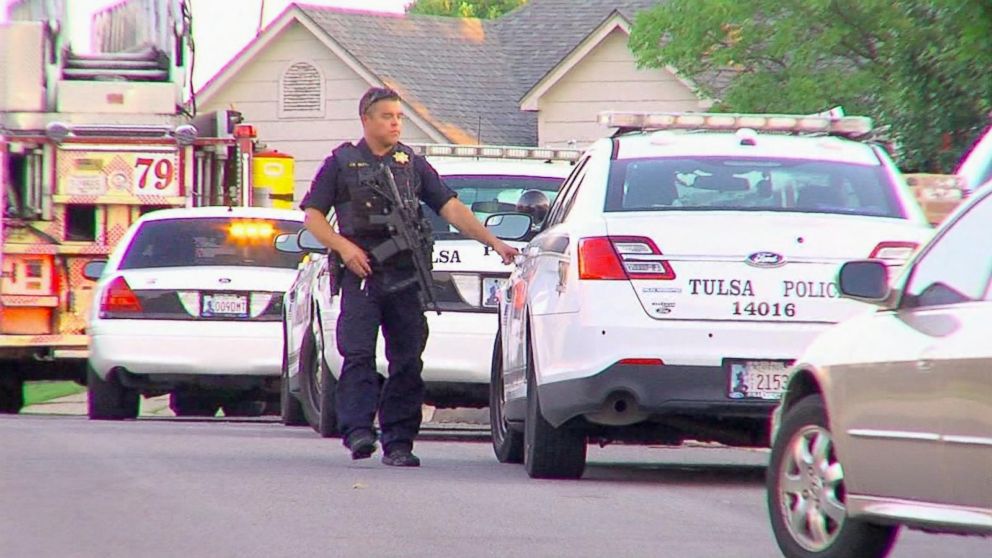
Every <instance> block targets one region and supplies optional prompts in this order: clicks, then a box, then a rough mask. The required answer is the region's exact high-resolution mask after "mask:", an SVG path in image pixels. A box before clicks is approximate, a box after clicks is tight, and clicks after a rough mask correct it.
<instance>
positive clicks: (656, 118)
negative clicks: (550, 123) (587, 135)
mask: <svg viewBox="0 0 992 558" xmlns="http://www.w3.org/2000/svg"><path fill="white" fill-rule="evenodd" d="M598 120H599V123H600V124H602V125H604V126H607V127H610V128H633V129H636V130H721V131H733V130H740V129H742V128H751V129H754V130H757V131H759V132H785V133H793V134H832V135H838V136H845V137H859V136H865V135H868V134H869V133H870V132H871V131H872V121H871V118H868V117H865V116H843V117H831V116H821V115H813V116H804V115H793V114H730V113H727V114H722V113H706V112H601V113H600V114H599V119H598Z"/></svg>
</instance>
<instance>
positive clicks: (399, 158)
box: [393, 151, 410, 165]
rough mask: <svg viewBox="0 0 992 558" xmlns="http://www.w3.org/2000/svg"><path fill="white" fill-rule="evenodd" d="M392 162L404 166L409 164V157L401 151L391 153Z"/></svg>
mask: <svg viewBox="0 0 992 558" xmlns="http://www.w3.org/2000/svg"><path fill="white" fill-rule="evenodd" d="M393 160H394V161H396V162H397V163H399V164H401V165H405V164H407V163H409V162H410V156H409V155H407V154H406V153H405V152H403V151H397V152H396V153H393Z"/></svg>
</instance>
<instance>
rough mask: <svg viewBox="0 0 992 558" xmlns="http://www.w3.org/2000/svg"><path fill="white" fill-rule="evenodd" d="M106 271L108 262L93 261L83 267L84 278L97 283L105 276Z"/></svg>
mask: <svg viewBox="0 0 992 558" xmlns="http://www.w3.org/2000/svg"><path fill="white" fill-rule="evenodd" d="M104 269H107V260H93V261H91V262H88V263H87V264H86V265H84V266H83V277H85V278H87V279H89V280H91V281H96V280H97V279H99V278H100V276H101V275H103V270H104Z"/></svg>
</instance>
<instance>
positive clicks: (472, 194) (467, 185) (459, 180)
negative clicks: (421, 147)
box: [424, 175, 564, 239]
mask: <svg viewBox="0 0 992 558" xmlns="http://www.w3.org/2000/svg"><path fill="white" fill-rule="evenodd" d="M562 182H564V179H563V178H548V177H542V176H506V175H485V176H482V175H479V176H445V177H444V183H445V184H447V185H448V187H449V188H451V189H452V190H454V191H455V192H457V193H458V199H460V200H461V201H462V203H464V204H465V205H467V206H468V207H470V208H471V209H472V213H474V214H475V216H476V218H477V219H479V221H482V222H485V220H486V217H489V216H490V215H492V214H493V213H508V212H515V211H516V210H517V200H519V199H520V196H521V195H523V193H524V192H527V191H529V190H540V191H541V192H544V194H545V195H547V196H548V201H549V203H550V202H554V201H555V197H556V196H557V195H558V189H559V188H560V187H561V184H562ZM424 213H425V214H426V215H427V216H428V217H429V218H430V219H431V224H432V225H433V227H434V236H435V237H437V238H446V239H450V238H460V237H461V235H460V234H459V233H458V232H457V231H456V230H455V229H454V227H451V226H450V225H448V222H447V221H445V220H444V219H442V218H441V217H440V216H438V215H437V214H436V213H434V212H433V211H431V210H430V209H429V208H427V207H426V206H424Z"/></svg>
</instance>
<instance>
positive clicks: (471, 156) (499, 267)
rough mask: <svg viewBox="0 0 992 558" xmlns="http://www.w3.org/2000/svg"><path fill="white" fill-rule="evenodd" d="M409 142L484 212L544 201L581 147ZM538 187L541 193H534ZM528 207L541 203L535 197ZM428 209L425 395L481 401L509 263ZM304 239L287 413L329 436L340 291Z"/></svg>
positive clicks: (288, 302) (292, 306) (288, 418)
mask: <svg viewBox="0 0 992 558" xmlns="http://www.w3.org/2000/svg"><path fill="white" fill-rule="evenodd" d="M413 147H414V148H415V149H416V150H418V151H419V152H420V153H421V154H424V155H427V156H429V157H430V160H431V162H432V164H434V166H435V168H436V169H437V171H438V173H439V174H440V175H441V177H442V179H443V180H444V182H445V183H446V184H447V185H448V186H449V187H450V188H452V189H453V190H455V191H456V192H457V193H458V197H459V199H461V201H462V202H463V203H465V204H466V205H468V206H469V207H470V208H472V210H473V212H474V213H475V214H476V216H478V217H479V218H480V219H482V220H485V219H486V218H487V217H488V216H490V215H493V214H497V213H506V212H514V211H516V210H517V207H518V202H519V201H520V200H521V198H522V197H523V198H525V199H526V198H531V199H533V197H537V198H541V197H542V196H541V195H543V196H545V197H546V198H547V203H548V204H550V202H552V201H553V200H554V199H555V197H556V196H557V193H558V189H559V187H560V186H561V183H562V180H563V179H564V178H565V177H566V176H567V175H568V173H569V171H571V169H572V166H571V163H572V162H573V161H574V159H576V158H578V155H579V152H578V151H575V150H568V149H565V150H555V149H536V148H513V147H478V146H448V145H430V146H413ZM535 191H536V192H535ZM537 192H540V193H541V195H536V196H534V195H535V194H536V193H537ZM525 194H526V195H525ZM531 209H536V210H537V211H538V212H540V211H541V208H540V207H539V204H538V207H536V208H534V207H532V208H531ZM424 210H425V212H426V213H427V214H428V215H429V216H430V218H431V220H432V223H433V224H434V239H435V240H434V255H433V256H434V257H433V268H434V269H433V277H434V283H435V296H436V298H437V302H438V308H439V309H440V310H441V314H440V315H437V314H435V313H434V312H428V313H427V319H428V327H429V329H430V337H429V339H428V342H427V347H426V349H425V351H424V356H423V360H424V373H423V377H424V381H425V383H426V385H427V402H428V403H429V404H432V405H435V406H438V407H463V406H473V407H481V406H485V405H486V404H488V400H489V388H488V383H489V369H490V357H491V355H492V346H493V339H494V337H495V335H496V304H497V302H496V293H497V292H498V287H499V283H500V282H501V281H504V280H505V279H506V277H507V276H508V275H509V272H510V268H509V267H507V266H505V265H503V264H502V262H501V260H500V257H499V255H498V254H496V252H494V251H492V250H491V249H489V248H487V247H485V246H483V245H482V244H480V243H478V242H476V241H474V240H469V239H466V238H465V237H463V236H462V235H460V234H459V233H458V232H457V231H456V230H454V229H453V228H451V227H449V225H448V224H447V222H445V221H444V220H442V219H441V218H440V217H438V216H436V215H434V214H433V212H431V211H430V210H429V209H427V208H425V209H424ZM544 211H546V206H545V209H544ZM538 217H540V215H539V216H538ZM301 236H302V237H303V238H306V237H309V235H308V234H304V235H301ZM310 242H313V240H312V237H311V240H310ZM303 243H304V244H307V241H306V240H304V242H303ZM294 244H295V246H294ZM511 244H512V242H511ZM517 245H518V246H520V245H522V243H518V244H517ZM280 247H281V249H284V250H294V249H300V247H299V243H297V242H295V241H294V239H288V238H284V239H282V242H281V243H280ZM302 248H305V249H309V251H311V252H312V253H311V254H310V256H309V260H308V262H307V263H306V264H305V265H303V266H302V267H301V269H300V272H299V275H298V276H297V278H296V282H295V283H294V285H293V286H292V288H290V289H289V291H287V292H286V295H285V308H286V315H285V320H284V324H285V325H284V335H285V347H286V349H285V353H286V354H285V372H284V374H285V377H286V380H287V381H285V382H284V385H285V387H286V389H285V390H284V391H285V393H284V395H283V421H284V422H285V423H286V424H292V425H304V424H308V423H309V424H310V425H311V426H312V427H313V428H314V429H315V430H317V431H318V432H320V433H321V434H322V435H324V436H330V435H332V434H334V432H335V426H334V422H335V421H334V397H333V386H334V385H335V383H336V378H337V376H338V374H339V373H340V369H341V356H340V354H339V353H338V351H337V348H336V347H337V345H336V343H335V340H334V335H335V325H336V323H337V319H338V311H339V308H338V299H337V298H336V297H332V296H331V293H329V292H328V286H329V280H328V279H329V273H330V272H329V270H328V265H327V263H328V262H327V257H326V256H325V255H324V253H323V252H324V250H323V248H322V247H321V246H319V245H310V246H303V247H302ZM384 346H385V344H384V343H383V341H382V339H381V336H380V340H379V342H378V345H377V351H378V352H377V356H376V362H377V366H378V368H379V371H380V373H382V374H383V375H385V374H386V366H387V364H388V361H387V360H386V358H385V353H384Z"/></svg>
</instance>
